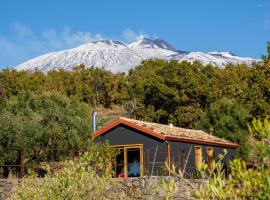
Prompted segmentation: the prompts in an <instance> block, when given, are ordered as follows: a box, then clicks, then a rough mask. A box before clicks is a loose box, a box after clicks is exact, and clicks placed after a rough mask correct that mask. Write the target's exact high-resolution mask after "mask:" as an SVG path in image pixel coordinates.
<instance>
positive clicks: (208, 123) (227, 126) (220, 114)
mask: <svg viewBox="0 0 270 200" xmlns="http://www.w3.org/2000/svg"><path fill="white" fill-rule="evenodd" d="M247 119H248V112H247V111H246V110H245V108H244V107H243V106H241V105H239V104H238V103H236V102H233V101H230V100H228V99H225V98H223V99H221V100H218V101H216V102H214V103H212V104H211V105H210V108H209V110H208V112H207V115H206V116H205V117H204V118H203V119H201V120H200V121H199V122H198V125H197V128H199V129H203V130H205V131H206V132H209V133H213V134H214V135H216V136H218V137H221V138H225V139H228V140H230V141H232V142H235V143H237V144H240V148H239V153H240V155H241V157H242V158H245V159H247V156H248V149H249V148H248V143H247V142H246V141H248V139H249V132H248V127H247V124H246V122H247Z"/></svg>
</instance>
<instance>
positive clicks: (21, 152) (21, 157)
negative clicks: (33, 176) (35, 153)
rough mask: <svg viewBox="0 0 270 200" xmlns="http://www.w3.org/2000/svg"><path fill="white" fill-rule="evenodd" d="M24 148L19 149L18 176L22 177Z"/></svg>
mask: <svg viewBox="0 0 270 200" xmlns="http://www.w3.org/2000/svg"><path fill="white" fill-rule="evenodd" d="M24 164H25V163H24V149H20V176H21V177H23V176H24V169H25V166H24Z"/></svg>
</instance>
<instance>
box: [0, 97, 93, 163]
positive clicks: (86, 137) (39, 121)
mask: <svg viewBox="0 0 270 200" xmlns="http://www.w3.org/2000/svg"><path fill="white" fill-rule="evenodd" d="M90 133H91V110H90V107H89V106H88V105H87V104H85V103H82V102H80V101H78V100H77V99H76V98H67V97H66V96H63V95H61V94H60V93H58V92H52V93H48V92H45V93H43V94H41V95H37V94H34V93H33V92H23V93H21V94H20V95H19V96H14V97H11V98H10V99H9V100H7V101H6V102H5V103H4V105H3V106H2V107H1V108H0V146H1V147H10V148H35V147H50V148H61V149H66V150H69V149H79V148H80V147H81V146H86V145H87V144H88V143H89V142H90ZM1 161H2V163H12V162H13V163H14V162H16V154H15V152H9V154H5V156H1V158H0V162H1Z"/></svg>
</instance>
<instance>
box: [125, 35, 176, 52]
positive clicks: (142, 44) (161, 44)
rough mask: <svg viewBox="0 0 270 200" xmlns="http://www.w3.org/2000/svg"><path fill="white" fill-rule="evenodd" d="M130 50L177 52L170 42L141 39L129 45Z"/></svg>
mask: <svg viewBox="0 0 270 200" xmlns="http://www.w3.org/2000/svg"><path fill="white" fill-rule="evenodd" d="M128 46H129V47H130V48H133V49H136V48H141V49H143V48H151V49H158V48H160V49H166V50H171V51H176V49H174V48H173V47H172V46H171V45H170V44H169V43H168V42H166V41H164V40H162V39H160V38H159V39H154V40H151V39H149V38H145V37H141V38H140V39H139V40H138V41H136V42H134V43H131V44H130V45H128Z"/></svg>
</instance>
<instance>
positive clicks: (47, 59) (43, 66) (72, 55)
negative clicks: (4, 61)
mask: <svg viewBox="0 0 270 200" xmlns="http://www.w3.org/2000/svg"><path fill="white" fill-rule="evenodd" d="M151 58H158V59H166V60H179V61H184V60H186V61H190V62H193V61H195V60H197V61H200V62H201V63H203V64H213V65H217V66H220V67H223V66H225V65H226V64H228V63H233V64H236V63H246V64H248V65H250V64H251V63H252V62H256V60H255V59H252V58H243V57H239V56H236V55H234V54H232V53H230V52H209V53H202V52H186V51H178V50H176V49H175V48H173V47H172V46H171V45H170V44H169V43H167V42H166V41H164V40H162V39H155V40H151V39H148V38H140V39H139V40H138V41H136V42H134V43H131V44H129V45H126V44H123V43H121V42H119V41H113V40H101V41H97V42H92V43H87V44H84V45H81V46H79V47H77V48H73V49H68V50H63V51H57V52H52V53H48V54H44V55H41V56H39V57H36V58H34V59H31V60H28V61H26V62H24V63H22V64H20V65H18V66H17V67H15V69H17V70H35V69H38V70H41V71H43V72H48V71H50V70H53V69H59V68H62V69H65V70H70V69H72V68H73V67H75V66H77V65H80V64H84V65H85V66H87V67H91V66H96V67H104V68H105V69H107V70H111V71H112V72H126V71H128V70H129V69H130V68H132V67H135V66H137V65H139V64H140V62H141V61H142V60H145V59H151Z"/></svg>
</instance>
